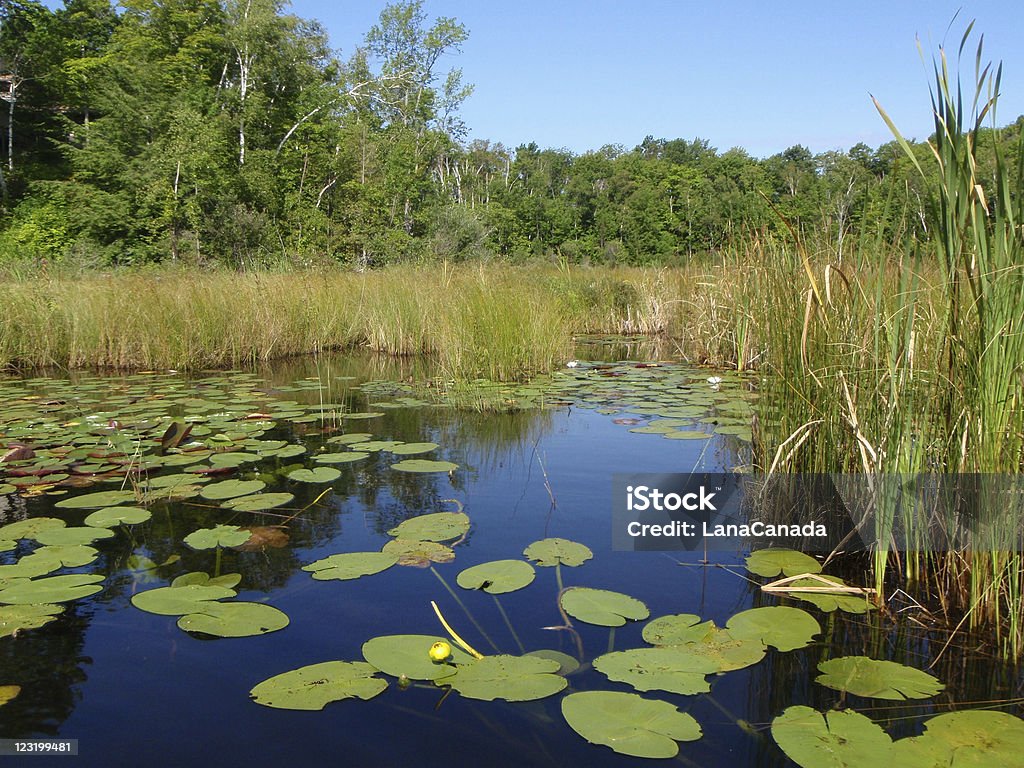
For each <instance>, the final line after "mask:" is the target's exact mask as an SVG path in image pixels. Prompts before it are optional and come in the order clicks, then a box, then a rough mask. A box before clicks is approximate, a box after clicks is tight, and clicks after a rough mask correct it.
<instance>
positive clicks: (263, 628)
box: [178, 601, 288, 637]
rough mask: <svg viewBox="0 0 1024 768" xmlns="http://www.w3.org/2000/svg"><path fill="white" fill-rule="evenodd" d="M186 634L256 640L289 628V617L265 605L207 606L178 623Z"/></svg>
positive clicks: (216, 604) (221, 604)
mask: <svg viewBox="0 0 1024 768" xmlns="http://www.w3.org/2000/svg"><path fill="white" fill-rule="evenodd" d="M178 626H179V627H180V628H181V629H184V630H185V631H186V632H202V633H203V634H205V635H215V636H216V637H253V636H255V635H265V634H267V633H269V632H276V631H277V630H279V629H284V628H285V627H287V626H288V616H287V614H285V613H284V612H282V611H279V610H278V609H277V608H274V607H273V606H271V605H264V604H263V603H246V602H232V603H215V602H209V601H207V602H204V603H202V604H201V605H200V607H199V610H198V611H197V612H196V613H189V614H187V615H185V616H182V617H181V618H180V619H178Z"/></svg>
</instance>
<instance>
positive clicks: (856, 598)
mask: <svg viewBox="0 0 1024 768" xmlns="http://www.w3.org/2000/svg"><path fill="white" fill-rule="evenodd" d="M821 579H824V581H821ZM826 582H827V583H826ZM828 584H834V585H835V586H837V587H845V586H846V582H845V581H843V580H842V579H840V578H839V577H838V576H824V575H819V576H818V578H815V579H810V578H808V579H797V580H796V581H792V582H790V583H789V588H790V589H791V590H792V591H791V592H787V593H786V594H788V595H789V596H790V597H795V598H796V599H797V600H804V601H806V602H808V603H811V604H812V605H816V606H817V607H818V608H819V609H821V610H822V611H825V612H826V613H831V612H832V611H835V610H840V611H843V612H845V613H867V612H868V611H869V610H871V608H872V607H873V606H872V605H871V603H869V602H868V600H867V596H866V595H857V594H843V593H841V592H837V593H835V594H830V593H828V592H801V591H800V590H799V587H816V588H820V587H827V586H828Z"/></svg>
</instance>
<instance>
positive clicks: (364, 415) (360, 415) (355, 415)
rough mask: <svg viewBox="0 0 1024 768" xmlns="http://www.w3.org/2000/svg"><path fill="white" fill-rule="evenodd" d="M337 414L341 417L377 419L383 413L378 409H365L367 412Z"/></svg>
mask: <svg viewBox="0 0 1024 768" xmlns="http://www.w3.org/2000/svg"><path fill="white" fill-rule="evenodd" d="M339 415H340V416H341V418H343V419H352V420H363V419H377V418H380V417H381V416H383V415H384V414H383V413H382V412H380V411H367V412H363V413H342V414H339Z"/></svg>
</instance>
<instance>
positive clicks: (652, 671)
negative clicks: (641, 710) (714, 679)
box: [594, 646, 720, 696]
mask: <svg viewBox="0 0 1024 768" xmlns="http://www.w3.org/2000/svg"><path fill="white" fill-rule="evenodd" d="M594 669H596V670H597V671H598V672H601V673H603V674H605V675H607V677H608V679H609V680H614V681H616V682H619V683H626V684H627V685H631V686H633V687H634V688H636V689H637V690H638V691H669V692H671V693H679V694H683V695H685V696H690V695H694V694H698V693H707V692H708V691H710V690H711V686H710V685H709V684H708V681H707V678H706V677H705V675H710V674H714V673H716V672H718V671H720V670H719V664H718V662H716V661H715V660H714V659H711V658H709V657H707V656H702V655H698V654H694V653H690V652H688V651H686V650H683V649H682V648H681V647H680V646H664V647H659V648H634V649H632V650H629V651H614V652H612V653H606V654H604V655H603V656H598V657H597V658H596V659H594Z"/></svg>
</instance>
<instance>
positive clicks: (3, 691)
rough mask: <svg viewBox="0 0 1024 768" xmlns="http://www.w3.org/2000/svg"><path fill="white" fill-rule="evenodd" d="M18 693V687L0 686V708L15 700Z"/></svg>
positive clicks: (19, 690)
mask: <svg viewBox="0 0 1024 768" xmlns="http://www.w3.org/2000/svg"><path fill="white" fill-rule="evenodd" d="M19 693H21V686H20V685H0V707H2V706H3V705H4V704H6V703H7V702H9V701H11V700H13V699H15V698H17V696H18V694H19Z"/></svg>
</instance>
